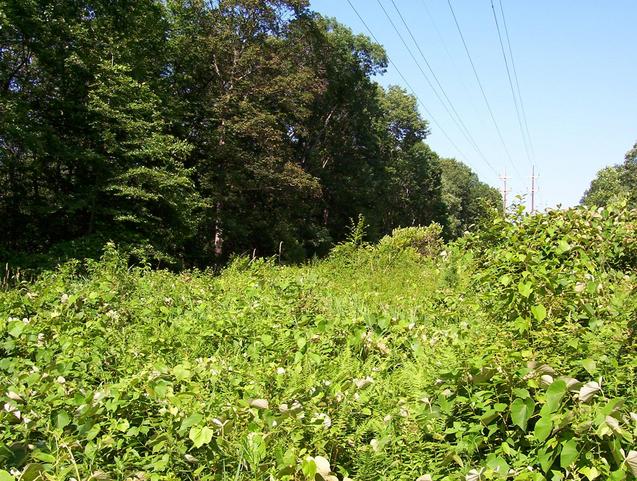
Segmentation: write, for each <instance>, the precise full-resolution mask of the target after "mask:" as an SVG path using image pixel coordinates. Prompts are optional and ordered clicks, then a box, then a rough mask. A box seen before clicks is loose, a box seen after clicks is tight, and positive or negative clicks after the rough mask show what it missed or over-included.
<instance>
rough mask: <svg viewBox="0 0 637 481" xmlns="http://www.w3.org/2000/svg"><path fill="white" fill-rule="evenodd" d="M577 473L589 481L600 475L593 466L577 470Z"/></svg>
mask: <svg viewBox="0 0 637 481" xmlns="http://www.w3.org/2000/svg"><path fill="white" fill-rule="evenodd" d="M579 472H580V473H582V474H583V475H584V476H586V477H587V478H588V479H589V481H593V480H594V479H597V478H599V476H600V475H601V474H602V473H600V472H599V471H598V470H597V468H596V467H595V466H584V467H583V468H580V469H579Z"/></svg>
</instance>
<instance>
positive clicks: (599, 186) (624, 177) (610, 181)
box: [582, 144, 637, 207]
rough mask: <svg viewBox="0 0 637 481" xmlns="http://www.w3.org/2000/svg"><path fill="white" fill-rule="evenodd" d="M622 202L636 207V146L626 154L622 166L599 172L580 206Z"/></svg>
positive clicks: (607, 168) (613, 166) (606, 168)
mask: <svg viewBox="0 0 637 481" xmlns="http://www.w3.org/2000/svg"><path fill="white" fill-rule="evenodd" d="M622 201H625V202H627V203H628V204H629V205H630V206H632V207H637V144H635V145H634V146H633V148H632V149H631V150H629V151H628V152H627V153H626V157H625V159H624V163H623V164H620V165H612V166H610V167H605V168H603V169H602V170H600V171H599V172H598V173H597V176H596V177H595V179H593V181H592V182H591V185H590V187H589V188H588V189H587V190H586V192H585V193H584V196H583V197H582V204H584V205H588V206H598V207H599V206H606V205H609V204H612V203H616V202H622Z"/></svg>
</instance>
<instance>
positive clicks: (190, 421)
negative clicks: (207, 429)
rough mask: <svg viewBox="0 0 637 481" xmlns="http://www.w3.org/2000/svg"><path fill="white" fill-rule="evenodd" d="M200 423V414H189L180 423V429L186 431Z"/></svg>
mask: <svg viewBox="0 0 637 481" xmlns="http://www.w3.org/2000/svg"><path fill="white" fill-rule="evenodd" d="M201 421H203V416H202V415H201V414H199V413H194V414H191V415H190V416H188V417H187V418H186V419H184V420H183V421H182V422H181V429H183V430H186V429H188V428H190V427H192V426H196V425H197V424H199V423H201ZM182 432H183V431H182Z"/></svg>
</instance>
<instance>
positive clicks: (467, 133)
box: [377, 0, 497, 175]
mask: <svg viewBox="0 0 637 481" xmlns="http://www.w3.org/2000/svg"><path fill="white" fill-rule="evenodd" d="M377 1H378V4H379V5H380V7H381V8H382V10H383V12H384V13H385V16H386V17H387V19H388V20H389V22H390V23H391V25H392V26H393V27H394V30H396V33H397V34H398V36H399V37H400V39H401V41H402V42H403V45H405V48H406V49H407V51H408V52H409V54H410V55H411V57H412V59H413V60H414V62H415V63H416V65H417V66H418V69H419V70H420V71H421V73H422V74H423V76H424V77H425V79H426V80H427V83H429V86H430V87H431V89H432V90H433V91H434V93H435V94H436V97H438V100H440V103H442V104H443V106H444V107H445V110H446V111H447V113H448V114H449V116H450V117H451V119H452V120H453V121H454V122H455V123H456V125H457V126H458V128H459V129H460V131H461V132H462V134H463V135H464V136H465V138H466V139H467V140H468V141H469V143H470V144H472V145H473V148H474V149H475V150H476V152H477V153H478V155H479V156H480V157H481V158H482V160H483V162H484V163H485V164H487V165H488V166H489V167H490V168H491V170H493V171H494V172H495V174H496V175H497V171H496V170H495V168H494V167H493V166H492V165H491V163H490V162H489V160H488V159H487V157H486V156H485V155H484V154H483V153H482V150H480V147H479V146H478V143H477V142H476V141H475V139H474V138H473V136H472V135H471V132H470V131H469V129H468V128H467V126H466V124H465V123H464V121H463V120H462V116H460V114H459V113H458V111H457V110H456V108H455V106H454V105H453V102H452V101H451V100H450V99H449V96H448V95H447V92H446V91H445V88H444V87H443V86H442V84H441V83H440V80H439V79H438V76H437V75H436V73H435V72H434V70H433V69H432V68H431V65H430V64H429V61H428V60H427V57H426V56H425V54H424V53H423V51H422V49H421V48H420V45H419V44H418V41H417V40H416V37H414V34H413V33H412V31H411V28H409V25H408V24H407V21H406V20H405V17H404V16H403V14H402V13H401V11H400V9H399V8H398V6H397V5H396V2H395V1H394V0H391V3H392V5H393V6H394V9H395V10H396V13H397V14H398V16H399V17H400V20H401V22H402V24H403V25H404V27H405V29H406V30H407V33H409V36H410V37H411V40H412V41H413V43H414V45H415V46H416V49H417V50H418V53H420V56H421V57H422V59H423V60H424V62H425V65H426V66H427V68H428V69H429V72H430V73H431V75H432V77H433V78H434V80H435V81H436V84H437V85H438V88H439V89H440V91H441V92H442V95H443V96H444V98H445V99H446V101H447V103H448V104H449V107H451V111H453V114H452V113H451V112H450V111H449V109H448V108H447V106H446V104H445V103H444V101H443V100H442V99H441V98H440V95H439V94H438V92H437V91H436V89H435V88H434V86H433V85H432V84H431V81H430V80H429V78H428V77H427V75H425V73H424V72H423V71H422V68H421V67H420V64H419V62H418V61H417V60H416V59H415V58H414V55H413V54H412V52H411V50H410V49H409V47H408V46H407V45H406V43H405V41H404V39H403V37H402V35H401V34H400V32H399V31H398V29H397V28H396V26H395V25H394V22H393V21H392V19H391V17H390V16H389V14H388V13H387V11H386V10H385V8H384V7H383V4H382V3H380V0H377ZM454 115H455V117H454Z"/></svg>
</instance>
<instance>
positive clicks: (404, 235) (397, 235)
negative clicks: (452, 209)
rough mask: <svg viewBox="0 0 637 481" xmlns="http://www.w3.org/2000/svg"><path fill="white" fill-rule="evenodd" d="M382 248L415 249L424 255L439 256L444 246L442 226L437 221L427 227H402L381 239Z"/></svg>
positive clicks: (380, 245)
mask: <svg viewBox="0 0 637 481" xmlns="http://www.w3.org/2000/svg"><path fill="white" fill-rule="evenodd" d="M379 247H380V248H381V249H396V250H405V249H415V250H416V252H418V254H420V255H421V256H423V257H435V256H438V255H439V254H440V253H441V252H442V249H443V247H444V242H443V240H442V226H441V225H440V224H437V223H435V222H434V223H432V224H429V225H428V226H426V227H422V226H416V227H401V228H398V229H394V230H393V231H392V233H391V235H390V236H385V237H383V238H382V239H381V240H380V243H379Z"/></svg>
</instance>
